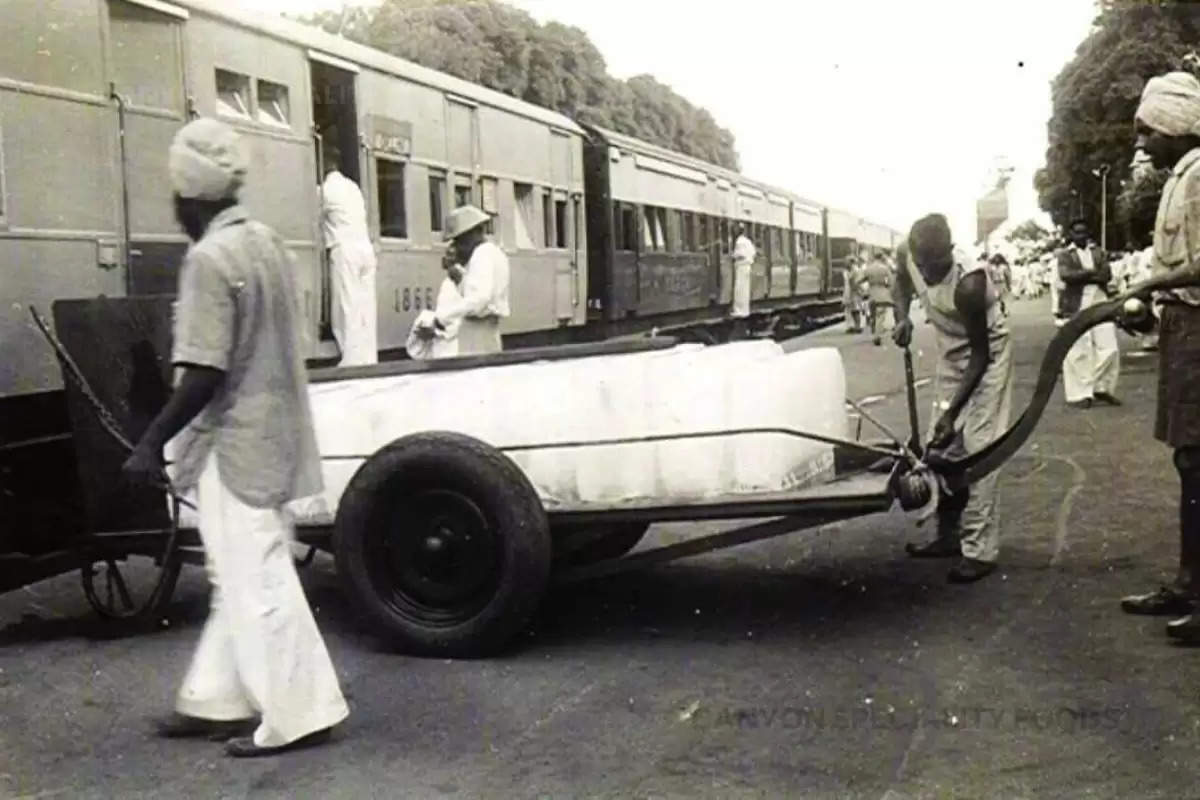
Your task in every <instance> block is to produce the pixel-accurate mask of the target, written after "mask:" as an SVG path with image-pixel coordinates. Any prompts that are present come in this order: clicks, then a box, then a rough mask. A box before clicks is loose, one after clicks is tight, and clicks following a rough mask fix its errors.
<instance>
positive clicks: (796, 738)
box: [0, 305, 1200, 800]
mask: <svg viewBox="0 0 1200 800" xmlns="http://www.w3.org/2000/svg"><path fill="white" fill-rule="evenodd" d="M1015 327H1016V336H1017V339H1018V344H1017V373H1018V379H1019V386H1018V392H1017V400H1018V403H1019V404H1021V403H1023V402H1024V401H1025V399H1026V398H1027V397H1028V394H1029V392H1030V390H1031V387H1032V381H1033V377H1034V375H1035V373H1036V369H1037V363H1038V360H1039V358H1040V355H1041V351H1042V348H1043V347H1044V344H1045V342H1046V341H1047V340H1048V338H1049V336H1050V335H1051V333H1052V331H1053V329H1052V327H1051V326H1050V325H1049V324H1047V322H1046V321H1045V319H1044V318H1043V314H1042V312H1041V309H1040V308H1037V307H1034V306H1032V305H1023V306H1021V307H1019V308H1018V309H1017V313H1016V326H1015ZM1125 344H1126V345H1127V346H1129V347H1131V344H1130V343H1129V342H1128V341H1126V342H1125ZM794 346H837V347H840V348H841V349H842V352H843V354H844V357H845V359H846V364H847V374H848V383H849V391H850V394H851V395H852V396H857V397H864V396H871V395H885V398H884V399H882V400H879V401H877V402H876V404H875V405H874V406H873V408H874V409H876V410H878V411H879V412H880V413H881V414H882V415H883V416H884V418H885V421H887V422H888V424H897V425H900V426H901V427H902V426H903V424H904V420H905V419H906V414H905V411H904V397H903V393H902V392H898V393H896V394H891V395H889V392H895V391H897V390H899V389H900V388H901V387H902V386H903V367H902V363H901V361H900V358H899V357H898V355H897V352H896V350H895V349H894V348H889V347H880V348H875V347H873V346H872V345H871V343H870V341H869V340H868V339H866V338H865V337H862V336H858V337H849V336H846V335H844V334H841V333H839V332H837V331H826V332H823V333H821V334H818V335H815V336H812V337H809V338H807V339H805V340H803V341H802V342H800V343H798V345H794ZM916 349H917V350H918V351H920V353H921V354H920V356H919V360H918V372H919V373H920V374H928V373H930V372H931V370H932V361H931V352H930V341H929V332H928V329H927V328H926V329H923V330H922V331H921V333H920V336H919V338H918V344H917V348H916ZM1154 373H1155V364H1154V362H1153V359H1146V358H1140V359H1138V358H1133V357H1128V358H1127V359H1126V361H1125V366H1124V369H1123V376H1122V384H1121V387H1120V394H1121V396H1122V397H1123V398H1124V399H1125V400H1126V401H1127V403H1126V405H1125V406H1124V407H1122V408H1119V409H1108V408H1105V409H1097V410H1094V411H1089V412H1069V411H1067V410H1066V409H1064V408H1063V407H1062V405H1061V403H1060V402H1057V401H1056V402H1053V403H1051V405H1050V408H1049V409H1048V411H1047V414H1046V416H1045V418H1044V421H1043V423H1042V425H1041V427H1040V428H1039V430H1038V432H1037V434H1036V436H1035V437H1034V439H1033V440H1032V441H1031V442H1030V443H1029V444H1028V445H1027V446H1026V448H1025V450H1024V451H1023V452H1022V454H1020V456H1018V457H1017V458H1016V459H1014V460H1013V461H1012V462H1011V463H1010V464H1009V465H1008V466H1007V467H1006V469H1005V471H1004V473H1003V477H1002V479H1001V487H1002V488H1001V491H1002V501H1001V505H1002V511H1003V536H1004V543H1003V553H1002V557H1003V569H1002V570H1001V571H999V572H997V573H996V574H994V575H993V576H991V577H990V578H988V579H987V580H985V581H983V582H981V583H979V584H976V585H974V586H969V587H959V586H950V585H947V584H946V583H945V581H944V569H945V566H946V565H944V564H932V563H921V562H914V561H911V560H908V559H906V558H905V557H904V555H903V552H902V544H903V542H904V541H905V540H906V539H907V538H909V537H911V536H914V535H916V533H915V532H914V530H913V526H912V524H911V521H910V520H908V519H906V518H905V517H904V516H903V515H902V514H900V513H899V512H894V513H889V514H882V515H877V516H873V517H869V518H862V519H858V520H854V521H852V522H848V523H843V524H839V525H833V526H829V527H827V528H824V529H821V530H820V531H817V532H813V533H808V534H797V535H794V536H790V537H784V538H780V539H775V540H771V541H768V542H762V543H757V544H753V545H747V546H743V547H740V548H736V549H732V550H727V551H721V552H718V553H714V554H710V555H706V556H702V557H698V558H694V559H689V560H686V561H680V562H675V563H673V564H670V565H666V566H662V567H658V568H655V569H653V570H651V571H648V572H644V573H637V574H630V575H623V576H618V577H613V578H611V579H607V580H603V581H597V582H594V583H590V584H587V585H583V586H575V587H571V588H569V589H560V590H557V591H556V592H555V593H554V594H553V595H552V597H551V598H550V600H549V601H548V602H547V603H546V606H545V609H544V611H543V613H542V615H541V617H540V618H539V619H538V621H537V623H536V625H535V627H534V629H533V630H532V631H531V632H530V634H529V635H528V636H527V637H526V638H525V640H524V641H523V642H522V644H521V646H520V647H519V648H517V649H516V650H515V651H514V652H513V653H511V654H510V655H509V656H507V657H504V658H500V659H495V660H489V661H455V662H450V661H442V660H422V659H414V658H408V657H404V656H400V655H396V654H392V653H387V652H384V651H382V650H380V649H379V647H378V645H377V644H376V642H375V641H374V640H373V639H372V638H371V637H370V636H369V635H367V634H365V633H363V632H362V631H360V630H359V628H358V627H357V625H356V624H355V621H354V619H353V618H352V615H351V614H350V612H349V610H348V609H347V607H346V605H345V604H344V602H343V600H342V598H341V597H340V595H339V593H338V591H337V587H336V584H335V581H334V576H333V572H332V567H331V565H330V564H329V562H328V561H324V560H319V561H318V562H317V564H315V565H314V567H313V568H312V569H311V570H310V571H309V572H308V573H307V574H306V575H305V583H306V586H307V588H308V592H309V597H310V599H311V601H312V603H313V604H314V606H315V607H316V610H317V618H318V622H319V624H320V625H321V627H322V629H323V630H324V631H325V633H326V635H327V638H328V642H329V646H330V649H331V651H332V654H333V658H334V661H335V663H336V664H337V666H338V669H339V671H340V673H341V676H342V679H343V681H344V685H345V687H346V689H347V691H348V693H349V694H350V701H351V704H352V706H353V716H352V717H351V719H350V721H349V722H348V723H347V724H346V725H345V726H344V729H343V730H341V731H340V732H339V734H338V737H337V740H336V741H335V742H334V743H333V744H331V745H330V746H328V747H326V748H323V749H319V750H313V751H309V752H304V753H296V754H292V755H288V756H284V757H280V758H278V759H275V760H267V761H257V762H251V763H246V762H236V761H231V760H228V759H226V758H224V757H223V756H222V754H221V751H220V749H219V746H218V745H214V744H207V743H201V744H197V743H179V742H165V741H159V740H156V739H154V738H152V737H150V736H149V735H148V733H147V729H146V725H145V719H146V718H147V717H148V716H149V715H151V714H153V713H156V712H158V711H160V710H162V709H164V708H166V707H168V703H169V701H170V698H171V694H172V692H173V690H174V688H175V686H176V683H177V681H178V680H179V678H180V677H181V675H182V671H183V669H184V667H185V665H186V663H187V660H188V657H189V655H190V652H191V649H192V647H193V645H194V643H195V640H196V637H197V635H198V633H199V625H200V623H201V621H202V619H203V615H204V603H205V593H204V585H203V577H202V575H201V574H200V573H199V570H191V571H190V572H189V573H188V574H187V577H186V580H185V581H184V583H183V585H182V586H181V588H180V591H179V594H178V603H177V604H176V607H175V608H173V609H172V613H171V620H170V624H169V625H168V626H167V627H164V629H163V630H162V631H161V632H159V633H158V634H155V635H148V636H141V637H135V638H119V639H105V638H103V635H102V629H100V628H98V627H97V626H95V625H94V624H93V623H92V622H91V621H90V618H89V617H88V616H87V612H86V605H85V603H84V601H83V600H82V598H81V597H80V593H79V590H78V588H77V586H76V583H75V580H74V578H72V577H64V578H62V579H56V580H53V581H47V582H44V583H41V584H38V585H36V586H33V587H30V588H29V589H28V590H25V591H18V592H14V593H10V594H8V595H5V596H3V597H0V627H3V628H4V629H3V632H2V633H0V708H3V709H4V718H5V724H4V725H3V726H2V727H0V796H3V797H85V798H91V797H97V798H99V797H121V798H138V797H205V798H207V797H214V798H215V797H229V798H242V797H254V798H309V797H336V798H368V797H380V798H384V797H386V798H392V797H404V798H408V797H412V798H475V797H488V798H490V797H496V798H510V797H512V798H516V797H522V798H523V797H530V798H532V797H556V798H557V797H639V798H650V797H689V798H690V797H721V798H742V797H745V798H751V797H764V798H775V797H811V798H827V797H828V798H859V797H863V798H876V799H879V798H888V800H898V799H899V798H918V797H921V798H924V797H929V798H942V797H946V798H950V797H954V798H992V797H1004V798H1043V797H1103V798H1172V799H1173V798H1180V797H1194V796H1197V790H1196V788H1195V787H1196V785H1197V777H1198V770H1197V768H1196V766H1195V765H1196V764H1197V763H1198V762H1197V756H1198V751H1197V743H1198V738H1197V734H1198V731H1200V701H1198V698H1197V691H1196V687H1197V686H1198V685H1200V651H1194V650H1183V649H1178V648H1174V647H1172V646H1170V645H1169V644H1167V643H1166V640H1165V637H1164V636H1163V633H1162V627H1161V626H1162V621H1160V620H1143V619H1137V618H1132V617H1127V616H1124V615H1122V614H1121V613H1120V611H1119V610H1118V609H1117V605H1116V601H1117V598H1118V597H1119V596H1120V595H1121V594H1122V593H1125V592H1128V591H1132V590H1139V589H1144V588H1148V587H1152V586H1153V585H1155V584H1156V583H1157V582H1158V581H1161V580H1163V579H1164V578H1165V577H1166V575H1167V573H1168V571H1169V568H1170V566H1171V565H1172V564H1173V559H1174V558H1175V548H1176V538H1177V537H1176V534H1175V532H1174V513H1175V512H1174V507H1175V504H1176V502H1177V488H1176V482H1175V479H1174V476H1173V472H1172V469H1171V465H1170V459H1169V455H1168V453H1167V452H1166V451H1165V450H1164V449H1163V448H1161V447H1160V446H1158V445H1156V444H1155V443H1153V442H1152V440H1151V439H1150V437H1149V431H1150V420H1151V414H1152V410H1153V400H1154V398H1153V384H1154ZM927 404H928V403H927V396H926V394H925V393H924V392H923V393H922V405H923V406H925V405H927ZM711 528H715V526H682V527H681V526H661V527H659V528H657V529H655V530H653V531H652V535H651V537H650V539H651V540H652V541H649V542H647V546H649V545H652V544H653V540H662V539H664V538H669V537H674V536H678V535H693V534H695V533H698V532H703V531H707V530H709V529H711ZM4 626H7V627H4Z"/></svg>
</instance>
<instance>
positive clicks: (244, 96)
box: [217, 69, 250, 119]
mask: <svg viewBox="0 0 1200 800" xmlns="http://www.w3.org/2000/svg"><path fill="white" fill-rule="evenodd" d="M217 113H218V114H221V115H224V116H227V117H241V118H243V119H250V78H249V77H248V76H246V75H240V74H238V73H236V72H230V71H228V70H224V69H218V70H217Z"/></svg>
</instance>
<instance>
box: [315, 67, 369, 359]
mask: <svg viewBox="0 0 1200 800" xmlns="http://www.w3.org/2000/svg"><path fill="white" fill-rule="evenodd" d="M308 55H309V68H310V74H311V83H312V111H313V149H314V155H315V158H314V164H315V165H316V171H317V174H316V175H315V176H314V178H315V180H316V182H317V185H318V186H320V185H321V183H322V182H323V181H324V180H325V170H326V169H327V168H328V166H329V165H330V164H331V163H332V164H333V165H335V166H336V167H337V169H338V171H339V172H341V173H342V174H343V175H345V176H346V177H347V178H349V179H350V180H352V181H354V182H355V183H357V184H358V185H359V187H360V188H361V187H362V174H363V173H362V162H361V154H360V152H359V150H360V149H361V148H360V141H361V140H360V138H359V132H358V103H357V102H356V99H357V98H356V94H355V81H356V77H357V74H358V67H356V66H355V65H354V64H351V63H349V62H347V61H343V60H341V59H339V58H335V57H333V56H329V55H325V54H324V53H321V52H318V51H316V50H309V51H308ZM364 197H365V194H364ZM312 213H313V214H314V225H315V228H316V234H315V240H316V241H317V242H318V243H319V247H320V251H321V253H320V262H321V279H320V282H319V285H320V287H321V289H320V298H319V299H318V315H317V329H318V353H317V354H316V355H318V356H331V355H334V352H335V350H334V349H332V348H331V345H332V343H333V327H332V324H331V320H332V315H331V309H332V302H333V290H332V285H331V283H330V274H329V253H328V251H327V249H326V248H327V247H328V242H326V241H324V238H325V230H324V226H323V225H322V223H321V217H322V215H321V201H320V192H317V203H316V207H315V208H314V209H313V211H312Z"/></svg>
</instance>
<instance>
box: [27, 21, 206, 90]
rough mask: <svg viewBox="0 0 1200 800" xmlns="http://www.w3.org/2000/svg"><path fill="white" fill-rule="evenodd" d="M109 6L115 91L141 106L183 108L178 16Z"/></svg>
mask: <svg viewBox="0 0 1200 800" xmlns="http://www.w3.org/2000/svg"><path fill="white" fill-rule="evenodd" d="M108 8H109V11H108V30H109V41H110V47H109V49H110V52H111V54H112V80H113V83H115V84H116V88H117V91H118V92H119V93H120V94H121V95H123V96H125V97H128V98H129V100H130V102H131V103H133V104H134V105H137V106H141V107H143V108H157V109H165V110H169V111H182V109H183V76H182V74H181V64H180V37H179V29H180V26H179V20H178V18H176V17H174V16H171V15H169V14H164V13H162V12H160V11H155V10H153V9H149V8H144V7H142V6H139V5H134V4H133V3H128V2H124V0H110V2H109V4H108ZM18 30H19V29H18Z"/></svg>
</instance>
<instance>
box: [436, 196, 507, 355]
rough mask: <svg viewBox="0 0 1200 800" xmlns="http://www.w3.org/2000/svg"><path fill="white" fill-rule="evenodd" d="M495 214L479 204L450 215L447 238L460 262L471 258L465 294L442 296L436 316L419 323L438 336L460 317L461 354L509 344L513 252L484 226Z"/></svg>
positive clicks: (491, 350) (486, 351) (490, 350)
mask: <svg viewBox="0 0 1200 800" xmlns="http://www.w3.org/2000/svg"><path fill="white" fill-rule="evenodd" d="M489 219H491V218H490V217H489V216H488V215H487V214H486V213H485V212H484V211H482V210H480V209H478V208H476V207H475V206H470V205H467V206H461V207H460V208H456V209H454V211H452V212H450V214H449V215H448V216H447V217H446V233H445V237H446V239H447V241H449V242H451V243H452V244H451V253H452V257H453V259H454V263H455V264H458V265H461V264H466V265H467V266H466V269H465V272H464V275H463V279H462V283H461V285H460V294H461V297H459V298H458V299H455V298H453V297H447V300H448V302H447V303H446V304H445V305H444V306H443V304H442V303H441V302H440V298H439V302H438V304H437V309H436V310H435V311H434V313H433V319H432V322H431V323H429V324H426V325H421V326H419V327H418V328H417V332H418V335H419V336H421V337H423V338H426V339H434V338H436V337H437V335H438V332H439V331H440V332H442V333H447V332H449V331H450V330H451V326H452V325H454V324H455V323H458V325H459V328H458V337H457V338H458V355H460V356H472V355H487V354H489V353H499V352H500V351H501V350H502V349H503V344H502V343H501V340H500V321H501V320H502V319H504V318H505V317H507V316H508V315H509V313H510V310H509V304H508V283H509V270H508V256H506V255H505V254H504V251H503V250H501V249H500V248H499V246H497V245H496V244H495V243H494V242H492V241H490V240H489V239H488V237H487V234H486V233H485V231H484V226H485V225H486V224H487V222H488V220H489Z"/></svg>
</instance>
